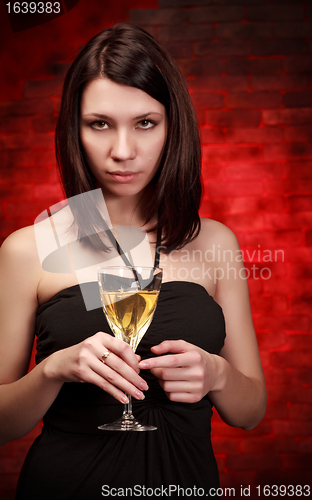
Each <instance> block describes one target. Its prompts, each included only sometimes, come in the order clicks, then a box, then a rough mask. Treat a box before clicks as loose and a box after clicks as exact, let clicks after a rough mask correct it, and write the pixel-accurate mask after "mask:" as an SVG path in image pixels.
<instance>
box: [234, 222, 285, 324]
mask: <svg viewBox="0 0 312 500" xmlns="http://www.w3.org/2000/svg"><path fill="white" fill-rule="evenodd" d="M251 229H255V228H254V227H252V226H251ZM237 230H240V228H239V227H238V229H237ZM245 267H246V273H247V277H248V278H250V279H255V280H260V279H262V280H265V281H267V280H271V279H272V277H276V276H280V277H283V276H285V275H286V269H285V264H284V263H283V262H275V263H274V262H263V263H261V262H245ZM255 321H256V323H257V325H258V326H259V328H261V326H260V325H259V322H258V321H257V318H255ZM264 329H267V328H266V327H264Z"/></svg>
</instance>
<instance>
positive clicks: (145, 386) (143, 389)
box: [140, 382, 149, 391]
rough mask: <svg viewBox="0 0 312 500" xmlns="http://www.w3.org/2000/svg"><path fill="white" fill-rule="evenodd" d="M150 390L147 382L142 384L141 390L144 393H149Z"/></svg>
mask: <svg viewBox="0 0 312 500" xmlns="http://www.w3.org/2000/svg"><path fill="white" fill-rule="evenodd" d="M148 388H149V387H148V385H147V383H146V382H142V384H140V389H142V391H147V390H148Z"/></svg>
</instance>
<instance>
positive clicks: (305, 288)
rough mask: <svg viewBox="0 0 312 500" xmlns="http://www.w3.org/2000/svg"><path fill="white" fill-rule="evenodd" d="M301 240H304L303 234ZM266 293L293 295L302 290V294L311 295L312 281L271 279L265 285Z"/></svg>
mask: <svg viewBox="0 0 312 500" xmlns="http://www.w3.org/2000/svg"><path fill="white" fill-rule="evenodd" d="M299 235H300V240H302V236H301V233H299ZM263 287H264V292H265V293H286V294H290V295H291V294H293V293H294V290H300V292H301V293H309V292H310V291H311V289H312V280H309V279H299V280H298V279H294V278H292V279H290V278H289V279H284V280H281V279H279V280H275V279H271V280H270V282H264V283H263Z"/></svg>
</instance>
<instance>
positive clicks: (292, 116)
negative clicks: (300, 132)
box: [262, 108, 312, 125]
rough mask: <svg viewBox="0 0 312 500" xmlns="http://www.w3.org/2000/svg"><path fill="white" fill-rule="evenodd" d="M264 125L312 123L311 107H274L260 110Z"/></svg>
mask: <svg viewBox="0 0 312 500" xmlns="http://www.w3.org/2000/svg"><path fill="white" fill-rule="evenodd" d="M262 119H263V123H264V125H305V124H308V123H312V109H311V108H302V109H276V110H264V111H263V112H262Z"/></svg>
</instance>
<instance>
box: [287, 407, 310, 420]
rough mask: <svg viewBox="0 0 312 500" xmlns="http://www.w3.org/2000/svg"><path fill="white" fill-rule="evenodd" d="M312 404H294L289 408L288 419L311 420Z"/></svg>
mask: <svg viewBox="0 0 312 500" xmlns="http://www.w3.org/2000/svg"><path fill="white" fill-rule="evenodd" d="M311 415H312V404H303V403H295V404H292V405H291V406H290V409H289V418H290V419H291V420H311Z"/></svg>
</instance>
